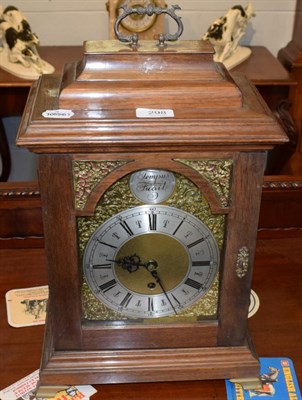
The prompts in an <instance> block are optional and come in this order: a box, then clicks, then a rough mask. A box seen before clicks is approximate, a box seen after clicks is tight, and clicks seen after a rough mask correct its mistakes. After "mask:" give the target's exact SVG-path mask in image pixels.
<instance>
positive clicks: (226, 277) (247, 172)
mask: <svg viewBox="0 0 302 400" xmlns="http://www.w3.org/2000/svg"><path fill="white" fill-rule="evenodd" d="M265 164H266V152H257V153H249V152H247V153H244V152H241V153H240V154H239V155H238V159H237V161H236V163H235V167H234V173H233V184H232V185H233V190H232V199H231V202H232V204H234V206H233V207H232V206H231V210H230V213H229V214H228V217H227V221H226V230H227V231H226V242H225V249H224V251H225V257H224V266H223V268H222V270H223V274H222V275H221V282H220V291H221V293H220V296H219V299H220V304H219V328H218V345H219V346H241V345H243V344H244V343H246V342H247V340H248V338H249V335H248V327H247V317H248V308H249V302H250V290H251V283H252V274H253V263H254V255H255V250H256V238H257V228H258V220H259V212H260V201H261V191H262V182H263V171H264V168H265ZM234 310H235V312H234Z"/></svg>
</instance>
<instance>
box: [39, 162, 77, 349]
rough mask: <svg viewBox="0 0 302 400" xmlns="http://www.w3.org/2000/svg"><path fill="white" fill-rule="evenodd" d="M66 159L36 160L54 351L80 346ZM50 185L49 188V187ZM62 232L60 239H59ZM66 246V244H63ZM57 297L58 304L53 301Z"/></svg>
mask: <svg viewBox="0 0 302 400" xmlns="http://www.w3.org/2000/svg"><path fill="white" fill-rule="evenodd" d="M70 165H71V162H70V156H57V155H43V156H40V157H39V186H40V192H41V200H42V205H43V207H42V212H43V224H44V233H45V251H46V256H47V257H46V258H47V267H48V280H49V304H50V310H51V313H50V316H49V318H48V321H47V322H48V324H49V325H50V330H51V332H52V343H53V346H54V348H55V349H56V350H57V349H60V348H61V349H76V348H80V347H81V345H82V329H81V299H80V298H79V293H80V286H81V282H80V280H79V276H80V274H79V271H78V262H77V260H78V258H77V257H78V255H77V246H76V240H77V239H76V226H75V218H74V215H73V212H72V210H73V208H74V202H73V201H74V200H73V199H74V197H73V185H72V176H71V167H70ZM49 182H51V185H50V184H49ZM62 232H64V236H62ZM67 243H68V245H67ZM55 298H60V302H57V301H53V299H55Z"/></svg>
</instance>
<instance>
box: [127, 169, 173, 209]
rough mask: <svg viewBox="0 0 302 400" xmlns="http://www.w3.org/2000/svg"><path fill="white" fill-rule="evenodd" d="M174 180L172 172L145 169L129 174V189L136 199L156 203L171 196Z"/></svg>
mask: <svg viewBox="0 0 302 400" xmlns="http://www.w3.org/2000/svg"><path fill="white" fill-rule="evenodd" d="M175 182H176V180H175V176H174V174H173V173H172V172H169V171H165V170H160V169H145V170H142V171H137V172H134V173H133V174H132V175H131V178H130V190H131V192H132V193H133V195H134V196H135V197H136V198H137V199H138V200H140V201H142V202H144V203H149V204H158V203H161V202H163V201H165V200H166V199H168V198H169V197H170V196H171V194H172V193H173V190H174V188H175Z"/></svg>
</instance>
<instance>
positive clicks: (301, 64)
mask: <svg viewBox="0 0 302 400" xmlns="http://www.w3.org/2000/svg"><path fill="white" fill-rule="evenodd" d="M301 37H302V0H297V4H296V14H295V22H294V30H293V37H292V40H291V41H290V42H289V43H288V44H287V46H286V47H284V48H283V49H281V50H280V51H279V53H278V59H279V60H280V62H281V63H282V64H283V65H284V67H285V68H286V69H287V70H288V71H289V72H290V74H291V76H292V77H293V79H294V80H295V81H296V82H297V85H296V87H293V88H291V90H290V93H289V98H290V101H291V104H292V108H291V112H292V115H293V118H294V120H295V123H296V125H297V128H298V132H299V136H298V140H297V142H298V143H297V146H296V151H295V152H294V154H293V155H292V156H291V157H290V159H289V160H288V162H287V163H286V165H285V166H284V168H283V173H287V174H292V175H300V176H301V175H302V39H301Z"/></svg>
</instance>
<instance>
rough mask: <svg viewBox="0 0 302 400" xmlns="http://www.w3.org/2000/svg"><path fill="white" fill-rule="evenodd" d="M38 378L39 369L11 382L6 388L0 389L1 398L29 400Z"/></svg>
mask: <svg viewBox="0 0 302 400" xmlns="http://www.w3.org/2000/svg"><path fill="white" fill-rule="evenodd" d="M38 380H39V370H36V371H35V372H32V373H31V374H30V375H27V376H26V377H25V378H23V379H20V380H19V381H17V382H15V383H13V384H12V385H10V386H8V387H7V388H5V389H3V390H1V391H0V399H1V400H17V399H24V400H29V398H30V396H32V395H33V393H34V391H35V389H36V387H37V384H38Z"/></svg>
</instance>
